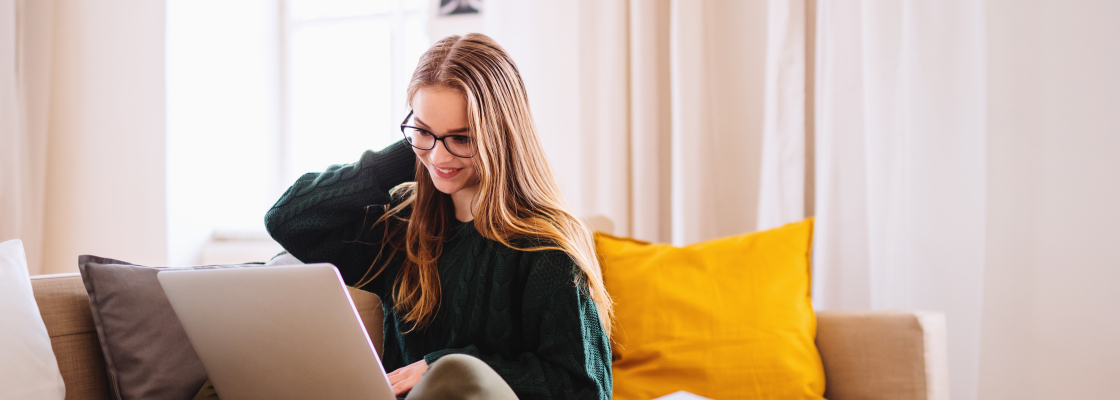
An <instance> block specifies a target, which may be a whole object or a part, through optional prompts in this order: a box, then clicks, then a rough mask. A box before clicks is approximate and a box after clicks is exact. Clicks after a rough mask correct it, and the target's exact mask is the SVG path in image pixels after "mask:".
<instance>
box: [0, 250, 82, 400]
mask: <svg viewBox="0 0 1120 400" xmlns="http://www.w3.org/2000/svg"><path fill="white" fill-rule="evenodd" d="M0 327H2V328H0V354H2V355H3V356H2V357H0V399H51V400H61V399H62V398H63V397H65V396H66V387H65V385H64V384H63V381H62V374H61V373H59V371H58V362H57V361H56V360H55V358H54V352H53V351H52V350H51V338H50V336H49V335H48V333H47V327H46V325H44V324H43V317H42V315H41V314H40V313H39V306H38V303H36V302H35V294H34V292H33V290H32V289H31V278H30V276H28V273H27V257H26V254H24V252H23V242H22V241H20V240H19V239H14V240H9V241H6V242H3V243H0Z"/></svg>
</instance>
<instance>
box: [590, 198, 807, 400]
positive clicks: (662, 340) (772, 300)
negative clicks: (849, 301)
mask: <svg viewBox="0 0 1120 400" xmlns="http://www.w3.org/2000/svg"><path fill="white" fill-rule="evenodd" d="M812 226H813V225H812V220H811V219H810V220H805V221H802V222H798V223H794V224H789V225H786V226H784V227H781V228H777V229H772V230H768V231H764V232H756V233H749V234H744V235H738V236H732V237H728V238H722V239H716V240H711V241H707V242H703V243H697V244H693V245H690V246H686V247H675V246H672V245H668V244H652V243H647V242H642V241H638V240H633V239H625V238H618V237H614V236H609V235H597V237H596V245H597V247H598V251H599V255H600V257H601V260H602V268H603V279H604V282H605V283H606V286H607V290H608V291H609V292H610V294H611V296H612V297H613V298H614V301H615V313H616V317H617V318H616V323H615V330H614V337H613V343H612V344H613V346H612V351H613V353H614V354H613V356H614V363H613V370H614V382H615V385H614V397H615V398H616V399H620V400H629V399H650V398H655V397H659V396H664V395H666V394H669V393H673V392H676V391H680V390H685V391H689V392H692V393H695V394H698V395H701V396H704V397H709V398H713V399H721V400H722V399H762V398H765V399H814V400H820V399H823V394H824V388H825V387H824V370H823V367H822V365H821V358H820V354H819V353H818V351H817V347H816V345H815V344H814V339H815V336H816V329H817V327H816V318H815V314H814V313H813V308H812V304H811V302H810V299H809V282H810V279H809V255H810V243H811V240H812Z"/></svg>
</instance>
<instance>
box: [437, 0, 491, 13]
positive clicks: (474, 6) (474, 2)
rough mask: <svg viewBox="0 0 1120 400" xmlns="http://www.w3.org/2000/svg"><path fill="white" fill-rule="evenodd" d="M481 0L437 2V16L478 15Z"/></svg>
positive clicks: (441, 0)
mask: <svg viewBox="0 0 1120 400" xmlns="http://www.w3.org/2000/svg"><path fill="white" fill-rule="evenodd" d="M479 11H482V0H439V16H441V17H443V16H447V15H462V14H478V13H479Z"/></svg>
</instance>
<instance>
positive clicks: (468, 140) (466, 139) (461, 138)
mask: <svg viewBox="0 0 1120 400" xmlns="http://www.w3.org/2000/svg"><path fill="white" fill-rule="evenodd" d="M453 139H454V140H455V143H458V144H471V138H469V137H466V136H455V137H454V138H453Z"/></svg>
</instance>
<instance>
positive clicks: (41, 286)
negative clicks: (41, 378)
mask: <svg viewBox="0 0 1120 400" xmlns="http://www.w3.org/2000/svg"><path fill="white" fill-rule="evenodd" d="M31 287H32V289H33V290H34V291H35V302H36V303H38V304H39V312H40V313H42V316H43V323H44V324H45V325H46V326H47V334H48V335H49V336H50V338H51V348H52V350H54V356H55V360H57V361H58V370H59V372H61V373H62V380H63V382H66V400H109V399H111V398H112V395H111V394H110V393H109V380H108V377H107V376H106V375H105V359H104V357H102V355H101V345H100V344H99V343H98V342H97V329H95V328H94V327H93V316H92V314H91V313H90V310H89V295H87V294H86V288H85V286H83V285H82V277H81V276H79V275H78V274H76V273H74V274H60V275H38V276H33V277H31Z"/></svg>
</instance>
